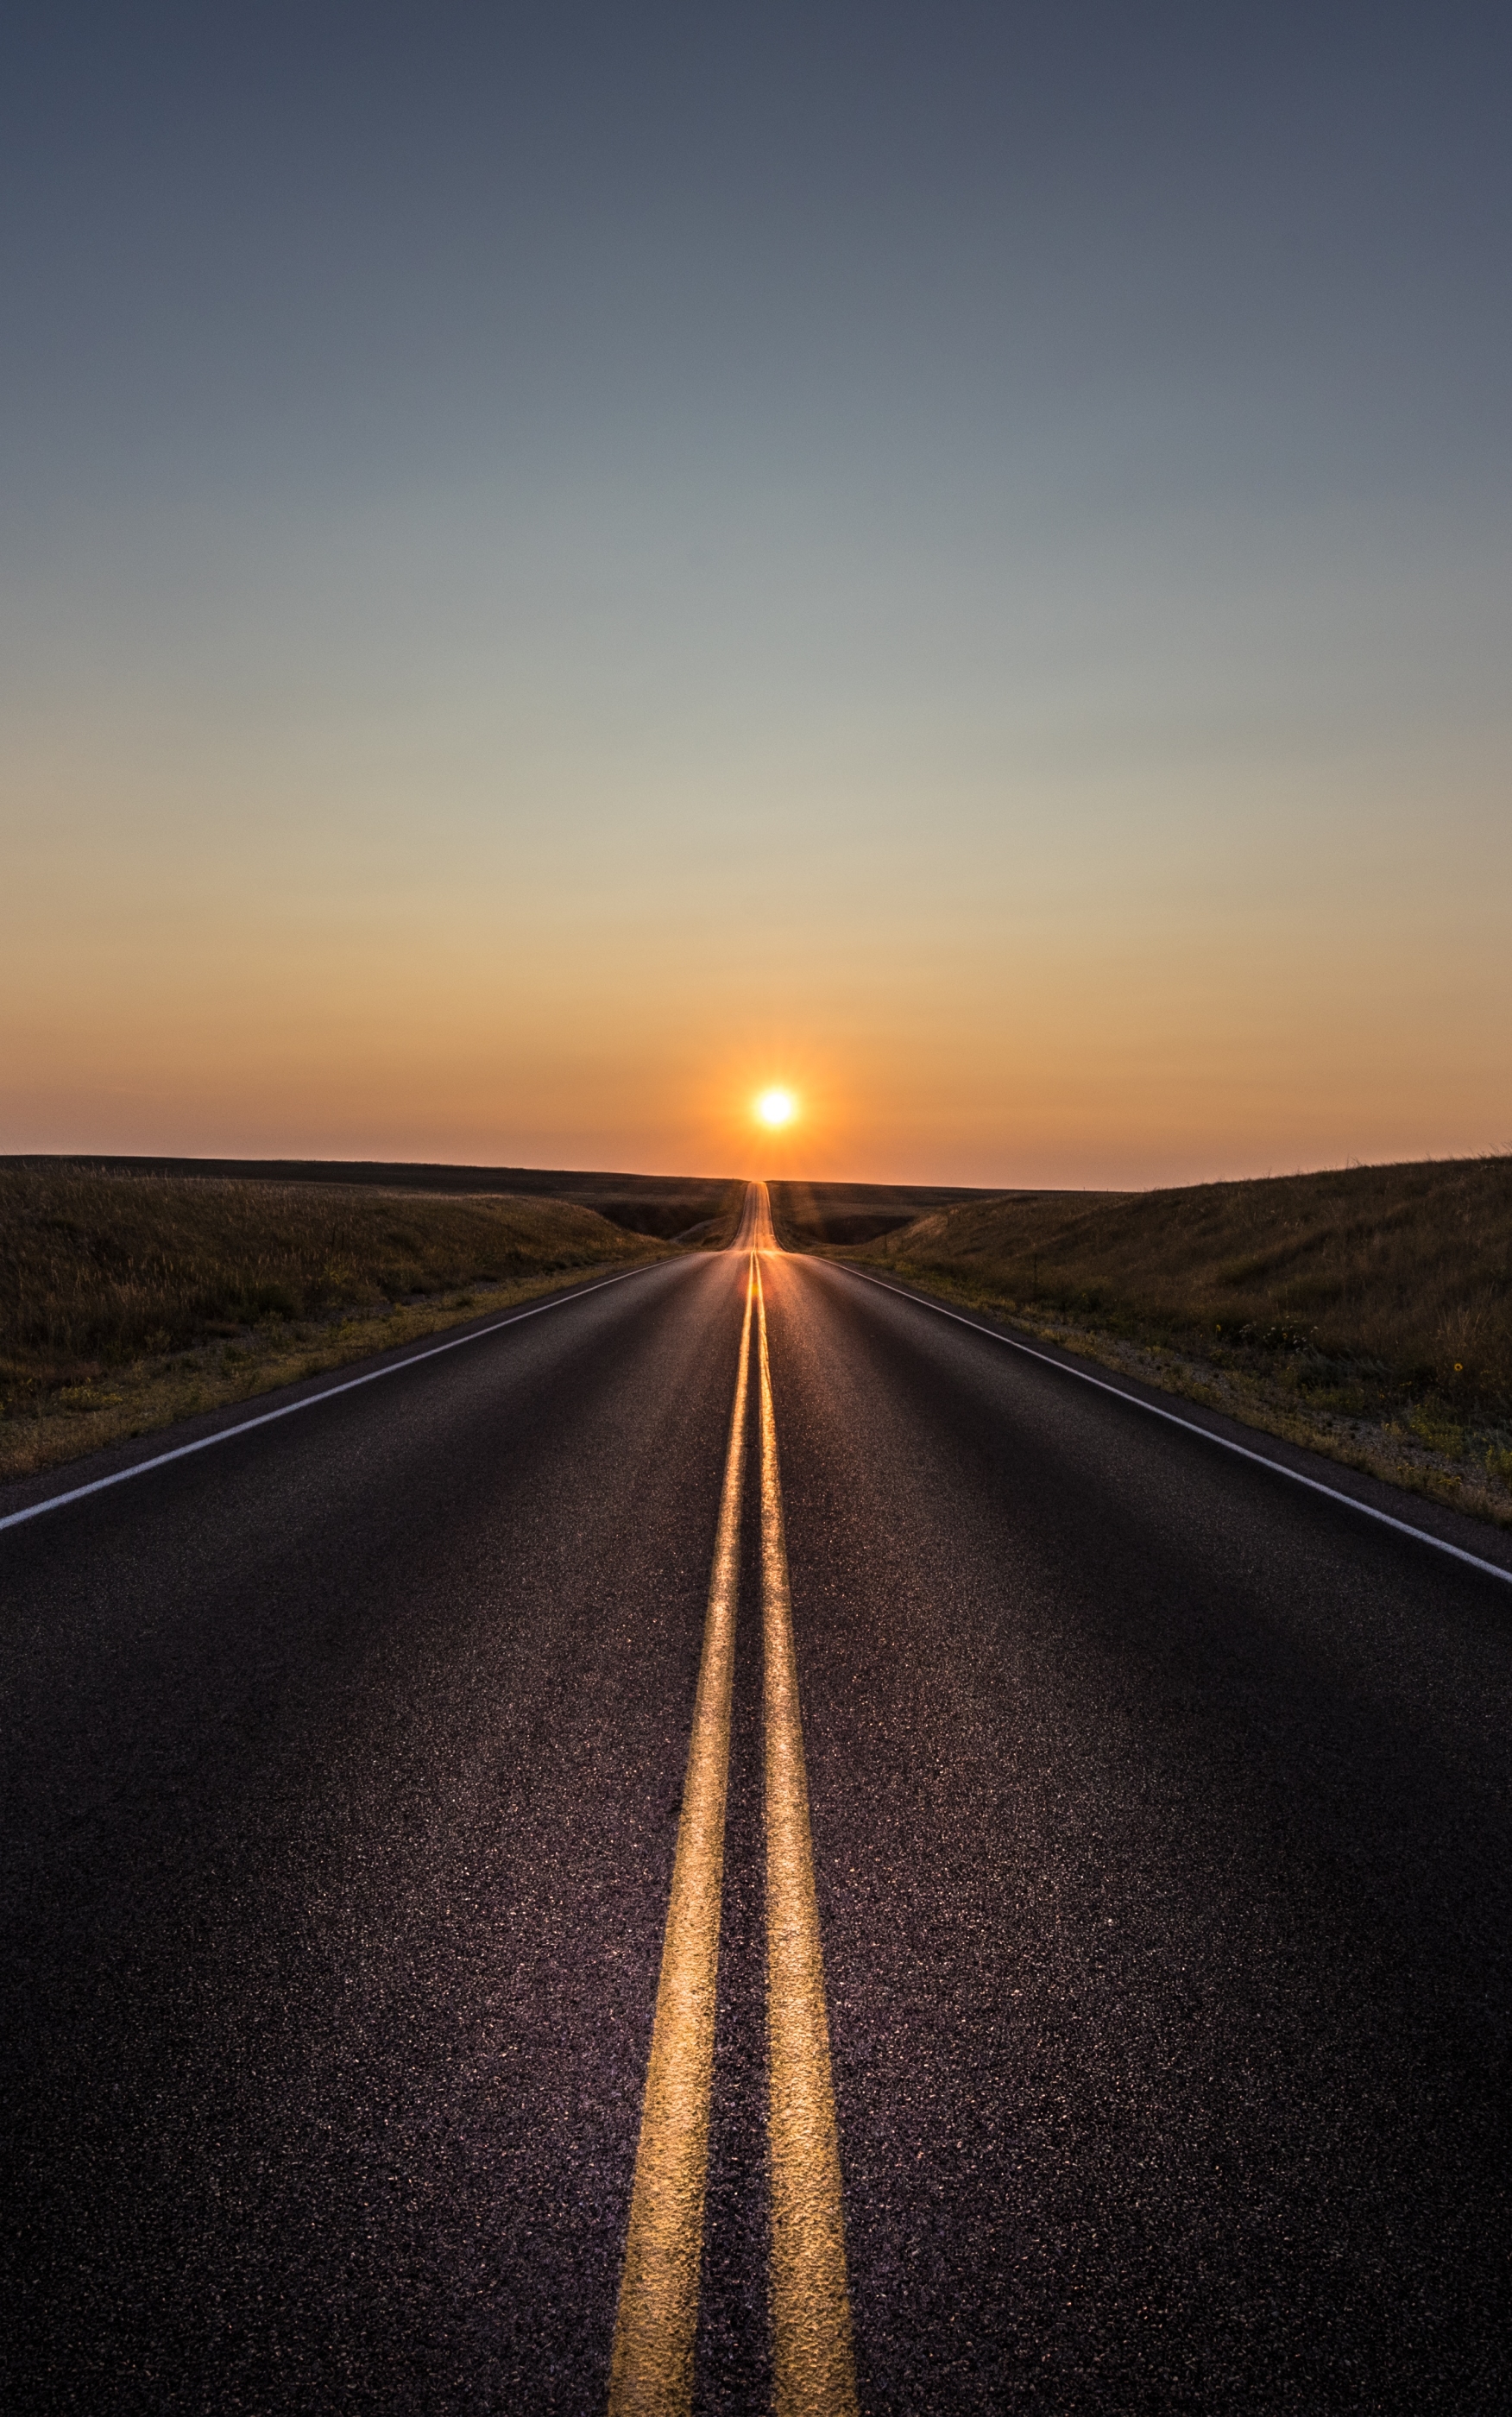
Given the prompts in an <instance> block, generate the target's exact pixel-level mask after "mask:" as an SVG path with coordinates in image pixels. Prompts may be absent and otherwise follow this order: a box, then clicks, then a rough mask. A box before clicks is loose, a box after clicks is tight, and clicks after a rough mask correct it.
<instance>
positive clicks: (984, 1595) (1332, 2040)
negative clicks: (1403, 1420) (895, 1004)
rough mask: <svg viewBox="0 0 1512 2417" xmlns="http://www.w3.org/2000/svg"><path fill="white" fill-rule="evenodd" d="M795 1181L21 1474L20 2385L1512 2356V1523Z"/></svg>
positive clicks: (827, 2379)
mask: <svg viewBox="0 0 1512 2417" xmlns="http://www.w3.org/2000/svg"><path fill="white" fill-rule="evenodd" d="M765 1217H766V1212H765V1203H764V1195H763V1194H762V1193H761V1192H760V1191H759V1189H758V1190H753V1193H752V1195H751V1200H750V1203H749V1206H748V1218H747V1224H746V1225H745V1227H744V1229H743V1232H742V1235H741V1237H740V1238H739V1239H738V1242H737V1245H736V1247H735V1248H734V1249H733V1250H732V1251H730V1252H728V1253H726V1254H722V1255H718V1256H713V1257H710V1256H704V1257H701V1258H699V1257H692V1258H688V1259H686V1260H682V1261H679V1262H675V1263H672V1264H668V1265H664V1266H659V1267H657V1268H654V1269H649V1270H647V1271H645V1272H644V1273H643V1274H640V1275H637V1276H635V1277H633V1278H631V1279H629V1280H627V1281H625V1282H622V1283H619V1284H616V1285H606V1286H603V1287H601V1288H599V1289H597V1290H592V1291H585V1292H583V1293H582V1294H580V1295H579V1296H578V1297H576V1298H573V1299H568V1300H564V1301H562V1302H560V1303H558V1304H555V1305H553V1306H552V1308H551V1309H550V1310H549V1311H548V1312H546V1313H545V1314H536V1315H531V1316H529V1317H522V1318H519V1319H517V1320H514V1321H510V1322H507V1323H505V1324H504V1325H503V1326H502V1327H501V1328H500V1329H499V1330H497V1331H494V1332H491V1333H489V1334H487V1335H484V1336H481V1337H479V1339H478V1340H476V1342H475V1343H471V1344H468V1345H464V1346H462V1347H460V1348H458V1349H456V1350H451V1351H447V1352H446V1353H443V1354H434V1355H431V1356H430V1357H422V1356H420V1355H418V1354H417V1355H415V1356H414V1357H413V1359H412V1361H411V1362H410V1363H409V1364H407V1365H405V1366H402V1367H401V1368H400V1369H398V1370H397V1371H396V1372H395V1373H394V1374H392V1375H390V1376H386V1377H384V1378H382V1379H381V1380H380V1381H378V1382H375V1383H372V1384H370V1385H368V1386H366V1387H363V1388H360V1389H357V1390H355V1391H343V1392H340V1393H337V1392H333V1393H332V1394H331V1396H330V1398H328V1399H326V1400H324V1401H321V1402H318V1403H315V1404H313V1405H311V1406H310V1407H308V1408H307V1409H305V1410H303V1411H301V1412H300V1413H299V1414H298V1415H297V1416H294V1417H290V1418H288V1419H285V1420H282V1421H276V1422H273V1423H270V1424H265V1425H262V1426H260V1427H257V1428H255V1429H252V1428H249V1430H248V1431H247V1432H245V1433H243V1434H239V1435H237V1436H235V1437H231V1438H230V1439H228V1440H226V1441H224V1442H222V1443H219V1444H218V1445H217V1446H216V1448H215V1449H213V1450H210V1451H206V1452H201V1453H198V1454H196V1455H191V1456H189V1457H186V1458H183V1459H179V1460H176V1461H170V1462H167V1463H165V1464H164V1465H161V1466H159V1467H154V1468H152V1469H150V1470H147V1471H145V1472H144V1473H143V1474H141V1475H138V1476H135V1477H132V1478H130V1479H129V1480H128V1481H127V1482H123V1483H120V1484H118V1485H115V1486H113V1487H111V1488H109V1489H107V1490H105V1491H102V1492H100V1493H98V1494H95V1495H92V1496H87V1497H83V1498H82V1499H78V1500H74V1501H71V1502H68V1503H65V1504H63V1505H61V1506H60V1507H58V1508H56V1509H54V1510H51V1511H48V1512H46V1513H44V1514H43V1515H40V1516H38V1517H36V1518H33V1519H30V1520H28V1521H27V1522H25V1523H24V1524H22V1525H17V1526H14V1527H11V1528H7V1529H5V1530H4V1532H0V1594H3V1603H4V1631H3V1640H4V1642H3V1649H4V1655H5V1669H4V1688H5V1727H6V1741H7V1742H6V1769H5V1801H4V1816H5V1819H4V1841H5V1843H4V1849H3V1853H4V1864H3V1870H4V1889H5V1922H6V1937H7V1960H6V1981H5V2045H4V2057H5V2080H6V2117H5V2123H6V2136H7V2173H6V2192H5V2214H4V2226H5V2250H4V2262H5V2316H4V2320H3V2321H4V2326H5V2343H4V2349H5V2361H6V2369H7V2373H8V2379H9V2392H10V2397H11V2399H12V2401H13V2404H14V2405H17V2406H19V2407H23V2408H25V2409H90V2410H95V2409H163V2410H180V2409H183V2410H189V2409H194V2410H219V2409H249V2410H254V2409H255V2410H285V2409H287V2410H311V2411H314V2410H324V2409H329V2408H337V2407H347V2406H351V2407H355V2408H367V2409H375V2410H387V2409H393V2410H412V2409H413V2410H432V2409H433V2410H444V2409H445V2410H451V2409H456V2410H462V2409H466V2410H479V2409H498V2410H506V2409H508V2410H513V2409H564V2410H594V2411H598V2410H603V2409H606V2408H607V2407H609V2406H610V2404H611V2394H615V2395H616V2400H617V2406H618V2407H619V2408H621V2409H631V2408H662V2407H674V2406H677V2405H679V2399H681V2400H682V2402H683V2404H684V2405H687V2395H688V2393H689V2392H690V2394H691V2405H692V2406H693V2407H694V2408H695V2409H699V2410H700V2411H704V2410H707V2411H713V2410H736V2409H740V2410H746V2409H766V2408H769V2407H772V2406H774V2405H775V2406H780V2407H783V2408H791V2409H799V2408H805V2409H807V2408H812V2409H825V2410H837V2411H838V2410H839V2409H844V2408H846V2407H848V2406H849V2407H854V2406H856V2405H859V2407H860V2408H861V2409H867V2410H878V2411H880V2410H898V2411H903V2410H910V2411H913V2410H928V2409H938V2410H941V2411H948V2410H955V2409H981V2410H988V2409H1046V2410H1051V2409H1053V2410H1061V2409H1066V2410H1071V2409H1075V2410H1079V2411H1080V2410H1110V2411H1111V2410H1119V2411H1123V2410H1134V2409H1148V2410H1151V2411H1155V2410H1165V2409H1213V2410H1229V2409H1254V2410H1279V2409H1296V2410H1299V2411H1302V2410H1308V2411H1311V2410H1329V2409H1385V2410H1397V2409H1400V2410H1403V2411H1405V2410H1409V2409H1411V2410H1414V2411H1416V2410H1424V2409H1430V2410H1431V2409H1443V2410H1445V2411H1447V2410H1456V2411H1459V2410H1465V2409H1495V2408H1498V2407H1500V2406H1501V2405H1503V2403H1504V2400H1505V2398H1506V2396H1507V2390H1508V2383H1509V2379H1512V2353H1509V2341H1512V2323H1509V2318H1512V2306H1509V2299H1508V2283H1509V2275H1508V2262H1509V2252H1512V2211H1509V2206H1508V2197H1509V2191H1508V2180H1507V2177H1508V2174H1509V2172H1512V2154H1509V2152H1512V2109H1509V2101H1508V2081H1509V2078H1512V2071H1509V2046H1512V2016H1509V2008H1512V1921H1509V1918H1508V1917H1509V1914H1512V1902H1509V1899H1512V1803H1509V1788H1508V1779H1509V1771H1508V1750H1507V1741H1508V1737H1509V1734H1512V1587H1509V1586H1507V1585H1506V1584H1504V1582H1502V1581H1501V1580H1500V1579H1498V1578H1497V1577H1496V1576H1494V1575H1491V1574H1489V1573H1482V1572H1478V1571H1476V1570H1475V1569H1474V1567H1472V1566H1470V1565H1468V1564H1467V1563H1464V1562H1457V1561H1455V1560H1454V1559H1452V1558H1448V1557H1446V1556H1445V1555H1444V1554H1442V1553H1440V1552H1438V1551H1436V1550H1435V1549H1434V1548H1433V1547H1432V1545H1431V1544H1429V1543H1426V1542H1417V1541H1414V1539H1413V1538H1412V1537H1410V1536H1407V1535H1403V1534H1401V1533H1399V1532H1398V1531H1396V1530H1394V1529H1391V1528H1383V1527H1382V1526H1380V1525H1378V1524H1372V1523H1371V1522H1369V1521H1368V1519H1366V1518H1364V1517H1363V1516H1361V1515H1360V1514H1359V1513H1357V1512H1355V1511H1353V1510H1351V1509H1350V1508H1349V1507H1348V1506H1346V1505H1341V1504H1338V1503H1337V1502H1334V1501H1332V1500H1331V1499H1329V1498H1328V1497H1326V1496H1323V1495H1318V1494H1312V1493H1308V1491H1306V1490H1304V1489H1302V1488H1300V1487H1297V1486H1296V1485H1294V1484H1293V1483H1291V1482H1288V1481H1287V1480H1286V1479H1285V1478H1284V1477H1282V1476H1280V1475H1278V1473H1276V1472H1275V1471H1273V1470H1272V1469H1270V1468H1268V1467H1264V1466H1263V1465H1257V1464H1256V1463H1254V1462H1251V1461H1247V1460H1244V1459H1242V1458H1239V1457H1238V1456H1236V1455H1234V1454H1232V1453H1228V1452H1224V1451H1222V1450H1221V1449H1219V1448H1218V1447H1217V1446H1216V1445H1215V1444H1213V1443H1211V1442H1210V1441H1208V1440H1206V1439H1205V1438H1204V1437H1202V1436H1199V1435H1194V1434H1191V1433H1188V1432H1187V1430H1185V1429H1183V1428H1181V1427H1179V1426H1173V1425H1172V1424H1170V1423H1169V1422H1166V1421H1159V1420H1157V1419H1155V1418H1153V1417H1151V1416H1150V1415H1149V1413H1148V1412H1147V1411H1145V1410H1143V1409H1142V1408H1141V1407H1139V1406H1136V1405H1133V1404H1129V1403H1125V1402H1121V1401H1120V1400H1119V1399H1118V1398H1117V1397H1116V1396H1114V1395H1111V1394H1109V1393H1107V1392H1105V1391H1096V1390H1095V1389H1094V1388H1092V1387H1090V1386H1088V1385H1086V1384H1084V1383H1081V1382H1080V1381H1079V1380H1078V1379H1077V1378H1076V1377H1075V1376H1072V1375H1070V1374H1068V1373H1067V1372H1066V1370H1064V1369H1062V1368H1060V1367H1057V1366H1055V1365H1052V1364H1050V1363H1049V1362H1048V1361H1043V1360H1036V1359H1035V1358H1033V1357H1031V1356H1028V1355H1025V1354H1022V1353H1018V1352H1015V1351H1014V1350H1013V1349H1011V1348H1010V1347H1008V1346H1007V1345H1005V1344H1004V1343H1002V1342H1001V1341H1000V1340H998V1339H997V1338H995V1337H993V1336H991V1335H988V1334H984V1333H980V1332H977V1331H975V1330H973V1329H972V1328H971V1327H970V1326H962V1325H961V1324H960V1323H959V1322H956V1321H952V1320H951V1319H949V1318H947V1317H945V1316H944V1315H940V1314H939V1313H938V1312H936V1311H934V1310H932V1309H930V1307H928V1306H926V1305H924V1304H921V1303H918V1302H915V1301H913V1300H908V1299H906V1298H901V1297H900V1296H899V1295H897V1294H895V1293H891V1292H888V1291H886V1290H884V1289H883V1288H881V1287H878V1286H876V1285H869V1284H867V1283H865V1282H864V1281H863V1280H862V1279H861V1278H859V1277H857V1276H855V1275H854V1274H852V1273H850V1272H848V1271H846V1270H843V1269H839V1268H835V1267H831V1266H828V1265H826V1264H824V1263H819V1262H813V1261H809V1260H803V1259H796V1258H791V1257H785V1256H783V1255H782V1254H779V1253H777V1252H775V1251H774V1250H772V1249H771V1248H770V1233H769V1227H768V1226H767V1224H766V1222H765ZM159 1449H160V1447H159ZM155 1456H156V1455H155V1454H150V1453H148V1452H146V1451H145V1450H144V1457H155ZM83 1473H84V1474H86V1475H87V1473H88V1472H87V1470H86V1471H85V1472H83ZM1318 1473H1319V1474H1321V1475H1322V1476H1323V1477H1324V1478H1326V1476H1327V1472H1326V1470H1324V1471H1321V1472H1318ZM60 1490H63V1489H60ZM35 1493H36V1489H35V1488H34V1489H32V1490H31V1495H30V1496H28V1497H27V1501H28V1504H29V1503H30V1501H31V1498H32V1497H34V1496H35ZM20 1498H21V1497H17V1499H18V1501H19V1500H20ZM8 1508H10V1505H9V1504H8V1503H5V1502H0V1515H3V1514H4V1513H5V1512H6V1511H7V1510H8ZM1403 1515H1404V1517H1405V1518H1406V1520H1407V1522H1408V1524H1409V1525H1411V1524H1412V1520H1413V1513H1412V1510H1411V1506H1406V1508H1405V1509H1404V1511H1403ZM1459 1541H1460V1542H1461V1543H1468V1544H1469V1545H1470V1546H1472V1547H1474V1544H1475V1538H1474V1534H1473V1532H1471V1531H1468V1530H1462V1531H1460V1536H1459ZM1481 1549H1483V1550H1484V1552H1485V1553H1486V1555H1487V1556H1488V1557H1489V1558H1492V1559H1496V1558H1502V1559H1505V1558H1506V1556H1505V1554H1504V1551H1503V1549H1502V1548H1501V1547H1500V1546H1499V1545H1498V1544H1497V1543H1495V1542H1494V1540H1493V1541H1492V1542H1491V1543H1487V1544H1485V1545H1484V1546H1483V1547H1482V1548H1481ZM826 2108H827V2110H828V2111H827V2114H826ZM826 2125H827V2130H826ZM658 2144H659V2145H658ZM658 2159H660V2161H661V2162H660V2163H659V2164H658ZM658 2177H659V2179H658ZM690 2209H691V2210H692V2211H693V2212H692V2213H691V2214H690V2213H689V2210H690ZM648 2211H649V2212H648ZM643 2218H644V2219H645V2220H644V2221H643V2220H642V2219H643ZM663 2219H664V2220H663ZM658 2221H660V2222H661V2228H660V2230H659V2231H658ZM658 2260H659V2263H658ZM658 2276H659V2278H660V2279H659V2281H658V2279H657V2278H658ZM638 2361H639V2362H640V2363H639V2364H637V2362H638ZM658 2362H659V2364H658ZM638 2376H639V2378H640V2380H637V2377H638ZM853 2376H854V2383H853V2380H852V2378H853ZM685 2384H686V2390H685Z"/></svg>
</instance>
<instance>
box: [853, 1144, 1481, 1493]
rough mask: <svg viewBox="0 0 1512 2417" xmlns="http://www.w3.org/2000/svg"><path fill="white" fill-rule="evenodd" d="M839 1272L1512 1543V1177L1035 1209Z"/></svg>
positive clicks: (1037, 1197) (1416, 1170)
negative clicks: (1469, 1515) (875, 1278)
mask: <svg viewBox="0 0 1512 2417" xmlns="http://www.w3.org/2000/svg"><path fill="white" fill-rule="evenodd" d="M837 1255H841V1256H844V1257H847V1258H854V1260H855V1261H856V1262H857V1263H858V1264H859V1265H870V1266H874V1267H877V1268H878V1269H886V1270H887V1271H889V1272H891V1273H893V1274H896V1275H898V1276H900V1277H901V1278H902V1279H903V1280H904V1281H906V1282H908V1283H910V1284H913V1285H917V1286H918V1287H919V1288H920V1289H921V1290H923V1291H927V1292H930V1293H934V1294H937V1295H938V1296H939V1297H940V1298H942V1299H944V1300H950V1301H953V1302H958V1303H961V1304H965V1305H968V1306H971V1307H974V1308H977V1309H981V1310H985V1311H987V1312H989V1313H990V1314H991V1315H994V1316H997V1317H999V1318H1001V1319H1003V1320H1004V1321H1005V1322H1006V1323H1009V1324H1011V1325H1013V1326H1015V1327H1017V1328H1020V1329H1021V1330H1024V1331H1026V1332H1029V1333H1034V1334H1037V1335H1041V1336H1043V1337H1045V1338H1047V1339H1049V1340H1051V1341H1054V1342H1057V1343H1060V1344H1063V1345H1066V1346H1067V1347H1069V1348H1071V1349H1074V1350H1077V1351H1081V1352H1085V1353H1087V1354H1088V1355H1089V1356H1091V1357H1092V1358H1095V1359H1097V1360H1099V1361H1103V1362H1104V1363H1105V1364H1107V1365H1109V1366H1111V1367H1116V1368H1121V1369H1123V1370H1125V1371H1126V1373H1127V1374H1129V1375H1131V1376H1140V1377H1142V1378H1144V1379H1145V1380H1146V1381H1149V1382H1153V1383H1155V1384H1157V1385H1161V1386H1164V1387H1166V1388H1167V1389H1168V1390H1170V1391H1174V1392H1178V1393H1184V1394H1186V1395H1187V1397H1188V1398H1190V1399H1192V1400H1195V1401H1202V1402H1205V1403H1207V1404H1209V1405H1210V1406H1212V1407H1214V1408H1216V1409H1220V1410H1225V1411H1227V1412H1229V1414H1230V1415H1231V1416H1232V1417H1234V1418H1237V1419H1241V1420H1243V1421H1245V1422H1246V1423H1247V1424H1248V1425H1251V1426H1256V1427H1260V1428H1263V1429H1264V1430H1266V1431H1267V1432H1269V1433H1271V1434H1274V1435H1280V1436H1285V1437H1290V1438H1291V1439H1292V1440H1293V1441H1294V1442H1298V1443H1305V1444H1308V1445H1309V1446H1311V1447H1312V1448H1313V1449H1314V1450H1317V1451H1321V1452H1326V1453H1328V1454H1330V1455H1331V1456H1332V1457H1333V1458H1335V1459H1337V1460H1340V1461H1343V1462H1346V1463H1348V1464H1349V1465H1350V1466H1352V1467H1357V1468H1363V1469H1368V1470H1370V1471H1372V1472H1373V1473H1374V1474H1375V1475H1377V1476H1381V1477H1385V1478H1388V1479H1390V1480H1391V1481H1392V1482H1395V1483H1397V1484H1401V1485H1407V1486H1410V1487H1413V1488H1414V1489H1415V1490H1417V1491H1418V1492H1421V1493H1424V1494H1428V1495H1431V1496H1433V1497H1436V1498H1437V1499H1439V1500H1441V1501H1444V1502H1450V1503H1453V1504H1455V1505H1457V1506H1458V1507H1459V1508H1460V1509H1462V1510H1465V1511H1470V1512H1474V1513H1477V1514H1478V1515H1480V1516H1482V1517H1488V1518H1492V1519H1495V1520H1497V1521H1499V1522H1500V1523H1501V1524H1502V1525H1504V1526H1512V1157H1505V1158H1482V1159H1461V1160H1450V1161H1430V1162H1429V1163H1424V1164H1414V1165H1401V1166H1352V1167H1347V1168H1344V1169H1341V1170H1338V1171H1337V1172H1332V1173H1327V1174H1321V1175H1293V1176H1278V1177H1267V1178H1263V1179H1262V1180H1259V1181H1254V1182H1246V1183H1204V1184H1198V1185H1193V1186H1190V1187H1188V1188H1184V1189H1182V1190H1178V1191H1167V1192H1146V1193H1085V1192H1083V1193H1014V1194H1012V1195H1009V1196H1007V1197H1002V1198H998V1199H995V1200H977V1201H972V1202H966V1203H963V1204H962V1205H960V1206H959V1207H956V1208H947V1209H944V1210H939V1211H935V1212H933V1213H931V1214H930V1215H927V1216H923V1217H920V1218H917V1219H916V1220H915V1222H914V1223H913V1224H909V1225H906V1226H904V1227H901V1228H900V1229H899V1230H897V1231H895V1232H893V1233H890V1234H887V1235H885V1236H884V1237H883V1238H882V1239H880V1240H878V1241H876V1242H873V1243H871V1244H869V1246H867V1247H864V1248H861V1249H854V1248H853V1249H849V1250H844V1251H841V1252H839V1253H837Z"/></svg>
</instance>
